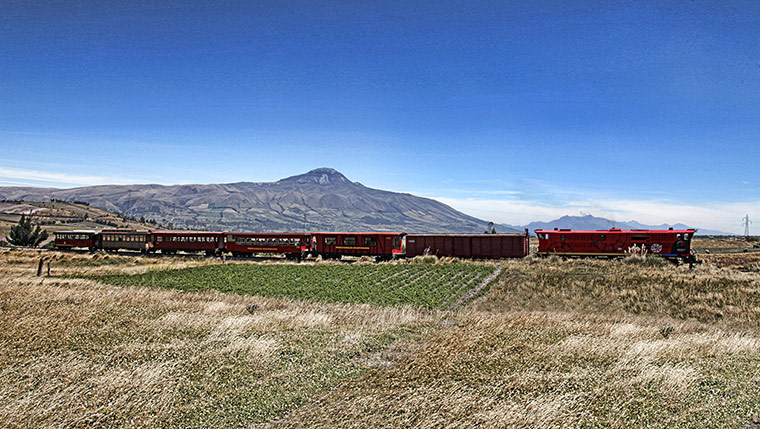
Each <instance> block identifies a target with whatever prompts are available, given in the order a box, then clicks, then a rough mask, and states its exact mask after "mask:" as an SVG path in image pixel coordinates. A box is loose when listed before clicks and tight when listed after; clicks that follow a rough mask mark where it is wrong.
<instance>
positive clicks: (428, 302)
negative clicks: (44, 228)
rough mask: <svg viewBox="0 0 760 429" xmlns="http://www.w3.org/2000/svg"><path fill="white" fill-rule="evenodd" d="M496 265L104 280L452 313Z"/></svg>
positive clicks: (207, 270) (254, 270)
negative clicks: (452, 309)
mask: <svg viewBox="0 0 760 429" xmlns="http://www.w3.org/2000/svg"><path fill="white" fill-rule="evenodd" d="M500 273H501V269H500V268H498V267H497V266H494V265H478V264H441V265H425V264H420V265H390V264H377V265H327V266H324V265H323V266H320V265H249V264H241V265H233V264H229V265H209V266H202V267H193V268H185V269H179V270H165V271H149V272H146V273H141V274H133V275H126V274H117V275H101V276H97V277H95V280H98V281H102V282H104V283H108V284H112V285H119V286H150V287H163V288H172V289H181V290H185V291H204V290H219V291H222V292H232V293H237V294H241V295H261V296H267V297H275V298H280V297H287V298H294V299H299V300H312V301H322V302H343V303H370V304H378V305H404V304H409V305H414V306H419V307H425V308H437V309H447V308H452V307H455V306H459V305H463V304H466V303H467V302H468V301H470V300H472V298H474V297H476V296H479V295H481V294H482V293H483V292H485V291H486V290H487V289H488V287H489V286H490V284H491V283H493V282H494V281H496V280H497V279H498V277H499V274H500Z"/></svg>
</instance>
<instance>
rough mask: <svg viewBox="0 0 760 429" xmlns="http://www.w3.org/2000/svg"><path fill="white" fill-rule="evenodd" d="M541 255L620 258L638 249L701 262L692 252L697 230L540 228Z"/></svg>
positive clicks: (677, 258)
mask: <svg viewBox="0 0 760 429" xmlns="http://www.w3.org/2000/svg"><path fill="white" fill-rule="evenodd" d="M535 232H536V236H537V237H538V252H537V255H539V256H550V255H558V256H562V257H587V256H592V257H607V258H618V257H622V256H625V255H626V254H629V253H631V252H632V250H633V248H638V249H639V252H640V253H646V254H648V255H653V256H659V257H662V258H665V259H667V260H670V261H672V262H684V263H688V264H694V263H697V262H698V261H697V257H696V255H695V254H694V251H693V250H692V249H691V239H692V238H693V237H694V234H695V233H696V230H695V229H673V228H668V229H629V230H626V229H620V228H610V229H601V230H572V229H559V228H554V229H552V230H549V229H537V230H536V231H535Z"/></svg>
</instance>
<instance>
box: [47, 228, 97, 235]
mask: <svg viewBox="0 0 760 429" xmlns="http://www.w3.org/2000/svg"><path fill="white" fill-rule="evenodd" d="M97 233H98V232H97V231H93V230H91V229H75V230H73V231H55V232H54V234H97Z"/></svg>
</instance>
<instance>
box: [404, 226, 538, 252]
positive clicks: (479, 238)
mask: <svg viewBox="0 0 760 429" xmlns="http://www.w3.org/2000/svg"><path fill="white" fill-rule="evenodd" d="M528 253H530V236H529V234H528V231H527V230H525V233H524V234H469V235H468V234H454V235H452V234H408V235H407V236H406V256H408V257H414V256H419V255H425V254H428V255H435V256H438V257H443V256H452V257H456V258H467V259H501V258H522V257H525V256H527V255H528Z"/></svg>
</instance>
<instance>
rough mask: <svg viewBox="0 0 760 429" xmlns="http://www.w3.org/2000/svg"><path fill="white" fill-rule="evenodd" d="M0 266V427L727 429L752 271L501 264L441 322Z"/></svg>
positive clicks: (168, 264)
mask: <svg viewBox="0 0 760 429" xmlns="http://www.w3.org/2000/svg"><path fill="white" fill-rule="evenodd" d="M45 255H46V256H47V257H48V258H51V259H52V264H51V271H52V276H51V277H36V276H35V273H36V268H37V262H38V261H39V257H40V254H37V253H36V252H21V251H0V276H1V277H2V281H1V282H0V421H2V422H3V425H4V426H8V427H39V426H74V427H77V426H87V427H92V426H96V427H97V426H100V427H102V426H126V427H133V426H162V427H211V426H224V427H230V426H237V427H336V426H337V427H368V426H369V427H378V426H379V427H407V426H412V427H442V426H446V427H471V426H475V425H481V426H484V427H526V426H528V427H530V426H533V427H547V426H567V427H586V426H603V427H631V426H654V427H673V426H678V427H741V426H742V425H744V424H747V423H750V422H752V421H753V420H755V419H757V418H758V417H760V310H759V309H760V254H726V255H705V263H704V264H702V265H699V266H697V267H696V268H695V269H694V270H689V269H688V268H687V267H683V266H682V267H673V266H670V265H666V266H661V265H657V264H651V265H647V264H636V263H632V264H627V263H623V262H621V261H596V260H569V261H562V260H558V259H556V258H555V259H548V260H539V259H534V258H526V259H524V260H514V261H503V262H500V263H499V265H500V267H501V271H500V272H501V275H500V277H499V280H498V281H497V282H496V283H495V284H494V285H493V286H492V287H491V288H490V289H489V290H488V291H487V292H486V293H485V294H484V295H483V296H482V297H480V298H479V299H477V300H475V301H473V302H471V303H470V304H468V305H467V306H466V307H464V308H461V307H460V308H457V309H456V310H446V311H441V310H427V309H424V308H419V307H414V306H411V305H396V306H378V305H369V304H361V303H359V304H356V303H354V304H347V303H324V302H314V301H309V300H306V301H297V300H294V299H289V298H267V297H261V296H256V295H246V294H226V293H221V292H218V291H202V292H186V291H182V290H177V289H162V288H158V287H136V286H110V285H106V284H102V283H98V282H95V281H93V280H89V279H83V278H75V277H70V276H71V275H102V274H120V273H123V274H139V273H144V272H146V271H149V270H167V269H174V268H188V267H193V266H197V265H210V264H218V263H219V261H218V260H204V259H189V258H188V259H181V258H143V257H139V256H134V257H126V256H112V255H99V254H96V255H72V254H60V253H54V252H50V253H46V254H45Z"/></svg>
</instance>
